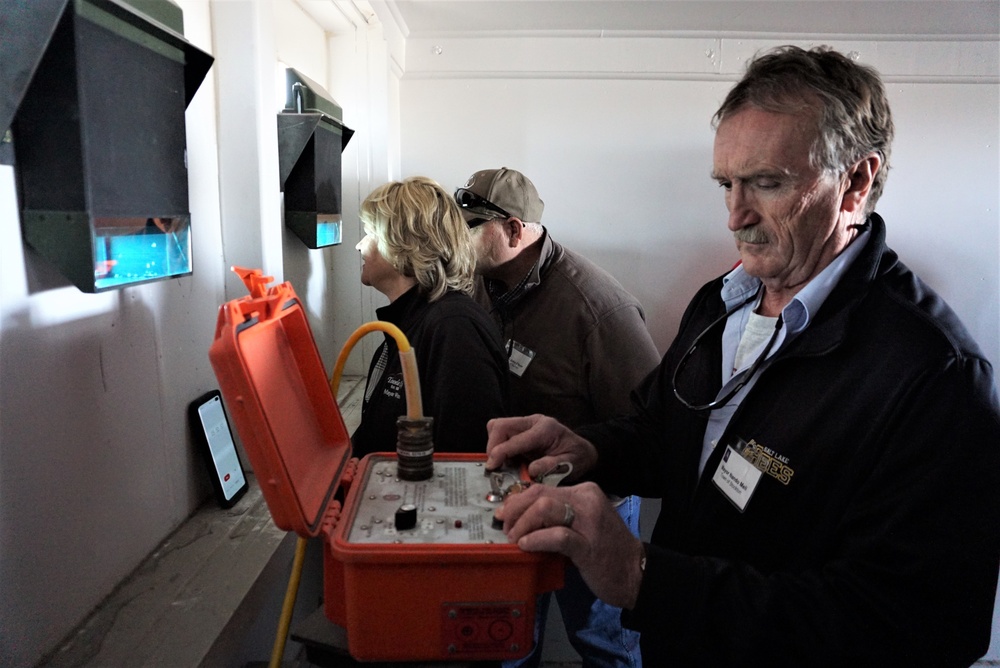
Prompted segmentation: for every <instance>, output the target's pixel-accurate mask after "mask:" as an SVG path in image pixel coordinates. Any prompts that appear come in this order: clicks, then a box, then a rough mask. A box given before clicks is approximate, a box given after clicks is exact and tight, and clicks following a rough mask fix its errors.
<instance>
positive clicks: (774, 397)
mask: <svg viewBox="0 0 1000 668" xmlns="http://www.w3.org/2000/svg"><path fill="white" fill-rule="evenodd" d="M869 222H870V224H871V226H872V235H871V236H872V238H871V239H870V240H869V243H868V245H867V247H866V248H865V249H864V250H863V251H862V254H861V255H860V256H859V257H858V258H857V259H856V260H855V262H854V263H853V264H852V265H851V266H850V267H849V268H848V270H847V273H846V274H845V275H844V276H843V277H842V280H841V281H840V282H839V284H838V285H837V286H836V287H835V288H834V290H833V292H832V293H831V294H830V296H829V297H828V299H827V301H826V302H825V303H824V304H823V306H822V307H821V308H820V310H819V312H818V313H817V314H816V316H815V320H814V321H813V322H812V323H811V324H810V326H809V327H808V328H807V329H806V330H805V331H804V332H802V334H800V335H799V336H798V337H797V338H796V339H795V340H793V341H792V342H790V343H789V345H788V346H786V347H785V348H784V349H782V350H781V351H779V352H778V353H777V355H776V357H775V359H774V362H773V363H772V364H770V366H768V367H767V368H766V370H764V371H763V372H762V373H761V375H760V377H759V378H758V380H757V382H756V385H755V386H754V387H753V388H752V389H751V391H750V392H749V394H748V395H747V396H746V398H745V400H744V401H743V402H742V404H741V405H740V406H739V408H738V409H737V411H736V413H735V415H734V416H733V418H732V420H731V422H730V423H729V426H728V428H727V429H726V431H725V433H724V434H723V437H722V439H721V440H720V441H719V445H718V446H716V448H715V450H714V452H713V453H712V456H711V457H710V458H709V460H708V463H707V465H706V467H705V469H704V473H703V474H702V475H701V476H699V475H698V470H697V468H698V458H699V454H700V452H701V449H702V438H703V434H704V431H705V425H706V420H705V418H704V417H702V416H700V415H698V414H695V413H693V412H691V411H690V410H688V409H686V408H685V407H684V406H682V405H681V404H680V403H679V402H678V401H677V400H676V398H675V397H674V394H673V387H672V382H671V379H672V374H673V370H674V368H675V367H676V365H677V363H678V362H679V360H680V359H681V356H683V355H684V353H685V352H686V351H687V350H688V348H689V347H690V345H691V343H692V341H693V339H694V337H696V336H697V335H698V334H699V333H700V332H701V331H703V330H704V329H705V328H706V326H707V325H708V324H709V323H711V322H712V321H713V320H714V319H715V318H717V317H718V316H720V315H721V314H722V313H723V311H724V309H723V305H722V302H721V299H720V297H719V292H720V289H721V285H722V283H721V279H719V280H715V281H713V282H711V283H709V284H708V285H706V286H705V287H703V288H702V289H701V290H700V291H699V292H698V294H697V295H696V296H695V297H694V299H693V300H692V302H691V304H690V305H689V307H688V309H687V312H686V313H685V315H684V317H683V320H682V323H681V326H680V331H679V334H678V336H677V338H676V340H675V341H674V343H673V345H672V347H671V348H670V350H669V351H668V352H667V354H666V356H665V357H664V359H663V361H662V363H661V365H660V366H659V367H658V368H657V369H656V370H654V371H653V373H652V374H651V375H650V376H648V377H647V379H646V380H645V381H644V383H643V384H642V385H641V386H640V387H639V388H638V390H637V391H636V392H635V393H634V395H633V396H634V405H635V407H636V410H637V411H638V414H637V415H635V416H633V417H630V418H622V419H618V420H616V421H612V422H609V423H604V424H601V425H597V426H594V427H591V428H587V429H581V430H580V433H581V435H583V436H584V437H586V438H588V439H590V440H591V441H592V442H593V443H594V444H595V445H596V446H597V447H598V450H599V453H600V459H599V465H598V469H597V475H595V479H596V480H597V481H598V482H599V483H600V484H601V485H602V486H603V487H604V488H605V489H606V490H607V491H610V492H614V493H618V494H638V495H641V496H648V497H660V498H662V509H661V511H660V515H659V518H658V520H657V523H656V527H655V530H654V532H653V536H652V541H651V545H650V546H649V547H648V560H647V566H646V570H645V574H644V578H643V583H642V587H641V590H640V593H639V599H638V602H637V604H636V606H635V608H634V609H633V610H631V611H627V612H626V613H624V621H625V623H626V625H627V626H630V627H632V628H635V629H637V630H639V631H640V632H641V633H642V640H641V645H642V653H643V660H644V662H645V663H646V665H650V666H672V667H674V668H677V667H680V666H768V667H774V666H797V667H798V666H852V667H855V666H873V667H876V666H877V667H879V668H884V666H908V667H910V668H912V667H914V666H928V667H931V666H933V667H934V668H941V667H944V666H968V665H970V664H971V663H973V662H974V661H975V660H976V659H977V658H978V657H980V656H982V655H983V654H984V653H985V652H986V650H987V648H988V645H989V640H990V626H991V618H992V611H993V598H994V592H995V591H996V584H997V570H998V566H1000V487H998V481H1000V408H998V402H997V388H996V384H995V380H994V376H993V371H992V368H991V366H990V364H989V362H988V361H987V360H986V359H985V358H984V357H983V354H982V352H981V351H980V350H979V348H978V346H977V345H976V343H975V342H974V341H973V340H972V339H971V337H970V336H969V334H968V332H967V331H966V330H965V328H964V327H963V325H962V324H961V323H960V322H959V320H958V318H957V317H956V315H955V314H954V313H953V312H952V310H951V309H950V308H949V307H948V306H947V304H945V302H944V301H943V300H942V299H941V298H940V297H939V296H938V295H936V294H935V293H934V292H933V291H932V290H931V289H930V288H929V287H927V286H926V285H925V284H924V283H923V282H921V281H920V279H918V278H917V277H916V276H915V275H914V274H913V273H912V272H911V271H910V270H909V269H908V268H907V267H906V266H904V265H903V264H902V263H901V262H900V261H899V259H898V258H897V256H896V254H895V253H894V252H893V251H892V250H890V249H889V248H888V247H886V245H885V225H884V223H883V222H882V219H881V218H880V217H878V216H877V215H874V214H873V215H872V216H871V217H870V220H869ZM718 332H719V334H718V335H717V336H715V337H714V338H713V339H712V340H711V341H709V342H708V345H707V346H706V347H707V348H708V350H709V352H708V354H704V355H701V354H699V355H696V356H694V357H692V359H691V361H690V362H689V367H688V368H687V369H685V374H684V375H685V379H686V382H688V383H690V385H691V387H690V389H688V388H687V387H685V392H689V393H690V394H691V395H692V396H698V397H703V396H714V393H715V392H716V391H718V389H719V385H720V373H719V367H720V364H721V357H720V352H719V350H720V348H721V346H720V338H721V328H718ZM699 382H700V384H701V387H698V384H699ZM736 438H741V439H743V441H745V442H747V443H750V444H751V445H752V446H754V447H756V448H757V451H758V453H760V457H759V459H758V461H760V462H762V463H764V466H763V468H764V469H765V471H764V474H763V475H762V476H761V478H760V481H759V483H758V484H757V486H756V489H755V491H754V493H753V496H752V497H751V499H750V501H749V504H748V505H747V506H746V509H745V511H743V512H740V510H738V509H737V507H736V506H735V505H734V504H733V503H731V502H730V501H729V499H728V498H727V497H726V496H725V495H723V493H722V492H721V491H720V490H719V489H718V488H717V486H716V484H715V483H714V482H713V480H712V478H713V475H714V473H715V472H716V470H717V469H718V468H719V463H720V459H721V457H722V454H723V451H725V450H726V447H724V446H725V445H727V444H729V443H730V442H732V441H733V440H734V439H736Z"/></svg>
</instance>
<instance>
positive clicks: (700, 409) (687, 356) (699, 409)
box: [671, 289, 782, 413]
mask: <svg viewBox="0 0 1000 668" xmlns="http://www.w3.org/2000/svg"><path fill="white" fill-rule="evenodd" d="M758 295H760V290H759V289H758V290H757V291H756V292H754V293H753V294H752V295H750V297H748V298H747V299H746V300H744V301H742V302H740V303H739V304H737V305H736V306H734V307H733V308H731V309H729V310H728V311H726V312H725V313H723V314H722V316H720V317H719V318H718V319H717V320H715V321H714V322H713V323H712V324H710V325H709V326H708V327H706V328H705V330H704V331H703V332H702V333H701V334H699V335H698V336H696V337H695V339H694V343H692V344H691V347H690V348H688V350H687V352H686V353H684V357H682V358H681V361H680V362H678V364H677V368H675V369H674V375H673V378H672V379H671V384H672V385H673V390H674V396H675V397H677V401H679V402H681V403H682V404H684V407H685V408H688V409H689V410H692V411H695V412H696V413H704V412H707V411H712V410H715V409H716V408H721V407H722V406H725V405H726V404H727V403H729V401H730V400H731V399H732V398H733V397H735V396H736V393H737V392H739V391H740V390H742V389H743V387H744V386H745V385H746V384H747V383H749V382H750V379H751V378H753V377H754V374H756V373H757V371H758V370H759V369H760V365H761V364H763V363H764V360H765V359H767V355H768V353H770V352H771V348H773V347H774V342H775V341H777V340H778V333H779V332H780V331H781V325H782V317H781V315H780V314H779V315H778V320H777V322H775V323H774V334H772V335H771V338H770V339H768V341H767V345H765V346H764V350H762V351H761V353H760V355H758V356H757V359H756V360H754V363H753V364H751V365H750V368H749V369H748V370H747V371H746V372H745V373H744V374H743V377H742V378H741V379H740V381H739V382H738V383H736V385H735V386H733V388H732V389H730V390H729V391H728V392H726V393H725V394H724V395H723V396H721V397H719V398H718V399H715V400H714V401H709V402H708V403H705V404H696V403H693V402H691V401H688V400H687V399H685V398H684V397H683V396H681V393H680V390H679V389H677V379H678V378H680V376H681V372H682V371H683V370H684V367H686V366H687V363H688V362H689V361H690V360H691V357H692V356H693V355H694V353H695V351H696V350H697V349H698V345H699V344H700V343H701V340H702V339H704V338H705V337H706V336H708V334H710V333H711V332H712V331H713V330H714V329H715V328H716V327H718V326H719V325H720V324H722V323H725V322H726V320H727V319H728V318H729V316H731V315H732V314H733V313H735V312H736V311H738V310H740V309H741V308H743V307H744V306H746V305H747V304H749V303H750V302H752V301H753V300H755V299H757V297H758Z"/></svg>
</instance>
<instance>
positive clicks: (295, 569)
mask: <svg viewBox="0 0 1000 668" xmlns="http://www.w3.org/2000/svg"><path fill="white" fill-rule="evenodd" d="M375 331H383V332H386V333H387V334H389V336H391V337H392V338H393V339H395V340H396V347H397V348H399V359H400V362H402V365H403V387H404V388H405V390H406V412H407V415H408V416H409V417H411V418H420V417H423V412H424V409H423V400H422V399H421V397H420V377H419V376H418V375H417V358H416V356H415V355H414V352H413V348H411V347H410V342H409V341H408V340H407V338H406V335H405V334H403V330H401V329H400V328H399V327H396V325H394V324H392V323H391V322H385V321H382V320H376V321H374V322H367V323H365V324H363V325H361V326H360V327H358V328H357V329H356V330H354V332H353V333H352V334H351V335H350V336H349V337H347V341H346V342H345V343H344V347H343V348H341V349H340V354H339V355H338V356H337V363H336V364H334V366H333V373H332V374H331V375H330V390H331V391H332V392H333V400H334V402H336V401H337V390H338V389H339V388H340V378H341V376H342V375H343V373H344V365H345V364H346V363H347V358H348V356H349V355H350V354H351V349H352V348H354V344H355V343H357V342H358V341H359V340H360V339H361V337H363V336H364V335H365V334H368V333H370V332H375ZM306 545H307V539H305V538H303V537H302V536H299V539H298V541H297V542H296V543H295V560H294V561H293V562H292V573H291V575H290V576H289V578H288V589H287V590H286V591H285V601H284V603H283V604H282V606H281V618H280V619H279V620H278V631H277V634H276V635H275V637H274V647H273V648H272V649H271V663H270V664H269V668H280V666H281V657H282V655H284V653H285V642H286V640H287V639H288V629H289V627H290V626H291V624H292V612H293V611H294V609H295V599H296V598H297V597H298V592H299V581H300V580H301V579H302V564H303V563H304V562H305V555H306Z"/></svg>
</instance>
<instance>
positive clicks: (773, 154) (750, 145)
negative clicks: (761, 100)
mask: <svg viewBox="0 0 1000 668" xmlns="http://www.w3.org/2000/svg"><path fill="white" fill-rule="evenodd" d="M818 136H819V131H818V128H817V125H816V122H815V119H814V117H813V114H811V113H798V114H792V113H781V112H774V111H767V110H764V109H760V108H757V107H744V108H742V109H740V110H738V111H735V112H733V113H731V114H729V115H727V116H726V117H725V118H724V119H722V120H721V121H720V122H719V126H718V128H717V129H716V131H715V143H714V150H713V172H714V173H716V174H717V175H731V176H734V175H739V174H741V173H742V172H745V171H747V170H751V171H752V170H756V169H758V168H761V167H768V168H770V169H792V168H798V167H800V166H808V165H811V164H812V163H811V159H810V156H811V155H812V151H813V147H814V145H815V144H816V141H817V139H818Z"/></svg>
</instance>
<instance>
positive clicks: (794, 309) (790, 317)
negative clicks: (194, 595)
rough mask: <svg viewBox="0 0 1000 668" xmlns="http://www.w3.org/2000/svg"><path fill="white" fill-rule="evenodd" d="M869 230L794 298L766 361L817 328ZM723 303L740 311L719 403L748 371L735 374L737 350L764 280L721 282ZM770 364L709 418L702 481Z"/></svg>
mask: <svg viewBox="0 0 1000 668" xmlns="http://www.w3.org/2000/svg"><path fill="white" fill-rule="evenodd" d="M868 239H869V234H868V229H863V230H862V231H861V233H860V234H859V235H858V237H857V238H856V239H854V241H852V242H851V243H850V244H849V245H848V246H847V248H845V249H844V250H843V251H842V252H841V253H840V255H838V256H837V257H836V258H834V260H833V262H831V263H830V264H829V265H827V266H826V267H825V268H824V269H823V271H821V272H820V273H819V274H817V275H816V276H815V277H814V278H813V279H812V280H811V281H809V282H808V283H807V284H806V285H805V287H803V288H802V289H801V290H799V292H798V293H797V294H796V295H795V297H793V298H792V300H791V301H790V302H788V304H786V305H785V308H783V309H782V310H781V319H782V327H781V329H780V330H778V336H777V338H776V339H775V341H774V345H773V346H772V347H771V351H770V352H769V353H768V355H767V359H768V360H770V359H772V358H773V357H774V355H775V354H777V352H778V351H779V350H781V349H782V348H783V347H784V346H785V345H786V344H788V343H789V342H790V341H791V340H792V339H794V338H795V337H796V336H798V335H799V334H801V333H802V332H803V331H805V329H806V328H807V327H808V326H809V323H810V322H812V315H813V314H815V313H816V312H817V311H819V309H820V307H821V306H822V305H823V302H825V301H826V298H827V297H828V296H830V293H831V292H832V291H833V288H834V287H835V286H836V285H837V283H838V282H839V281H840V279H841V277H842V276H843V275H844V273H845V272H846V271H847V268H848V267H849V266H851V264H852V263H853V262H854V260H855V258H857V257H858V255H859V254H860V253H861V251H862V249H864V247H865V244H867V243H868ZM722 282H723V284H722V292H721V293H720V294H721V297H722V301H723V303H725V305H726V310H729V309H732V308H736V310H735V311H733V313H731V314H730V316H729V318H727V319H726V329H725V330H724V331H723V333H722V368H721V373H722V389H720V390H719V394H718V395H716V396H717V397H721V396H723V395H724V394H725V393H726V392H727V391H728V390H729V389H730V388H731V387H732V386H733V385H735V384H736V383H738V382H739V381H740V379H741V377H742V376H743V374H744V373H745V372H746V371H747V368H746V367H747V366H749V364H747V365H745V366H744V367H743V368H741V369H736V370H735V371H734V369H733V367H734V360H735V359H736V349H737V348H738V347H739V345H740V339H741V338H742V337H743V331H744V330H745V329H746V326H747V321H748V320H749V319H750V313H751V312H752V311H753V310H754V309H755V308H757V306H758V305H759V303H760V298H759V297H758V298H757V299H755V300H752V301H749V302H747V300H748V299H750V297H751V296H752V295H753V294H754V293H756V292H758V291H759V290H760V285H761V282H760V279H758V278H754V277H753V276H750V275H749V274H747V273H746V272H745V271H744V270H743V265H740V266H738V267H736V268H735V269H733V270H732V271H731V272H729V274H728V275H727V276H726V277H725V278H723V279H722ZM740 302H746V303H745V304H744V305H743V307H742V308H738V305H739V304H740ZM763 345H764V344H763V343H762V344H761V348H760V349H758V350H757V351H754V354H753V355H748V356H747V359H749V360H751V362H752V360H753V359H755V358H756V356H757V355H758V354H760V350H761V349H763ZM767 364H768V362H767V361H765V362H764V364H763V365H762V366H761V367H760V369H759V370H758V371H757V373H756V374H755V375H754V377H753V378H751V379H750V380H749V381H748V382H747V384H746V385H744V386H743V387H742V388H741V389H740V391H739V392H737V393H736V394H735V395H734V396H733V398H732V399H730V400H729V402H728V403H727V404H726V405H725V406H722V407H720V408H716V409H715V410H713V411H712V412H711V413H710V414H709V417H708V426H707V427H706V428H705V437H704V440H703V441H702V450H701V461H700V462H699V464H698V473H699V475H700V474H701V473H702V472H703V471H704V469H705V462H707V461H708V457H709V455H711V454H712V450H713V449H714V448H715V445H716V443H717V442H718V440H719V438H721V437H722V434H723V432H724V431H725V430H726V426H727V425H728V424H729V420H730V419H731V418H732V417H733V414H734V413H735V412H736V409H737V408H738V407H739V405H740V402H741V401H743V397H745V396H746V395H747V393H748V392H749V391H750V390H751V389H752V388H753V386H754V385H755V384H756V382H757V377H758V376H759V375H760V374H761V373H762V372H763V370H764V369H766V368H767Z"/></svg>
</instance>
